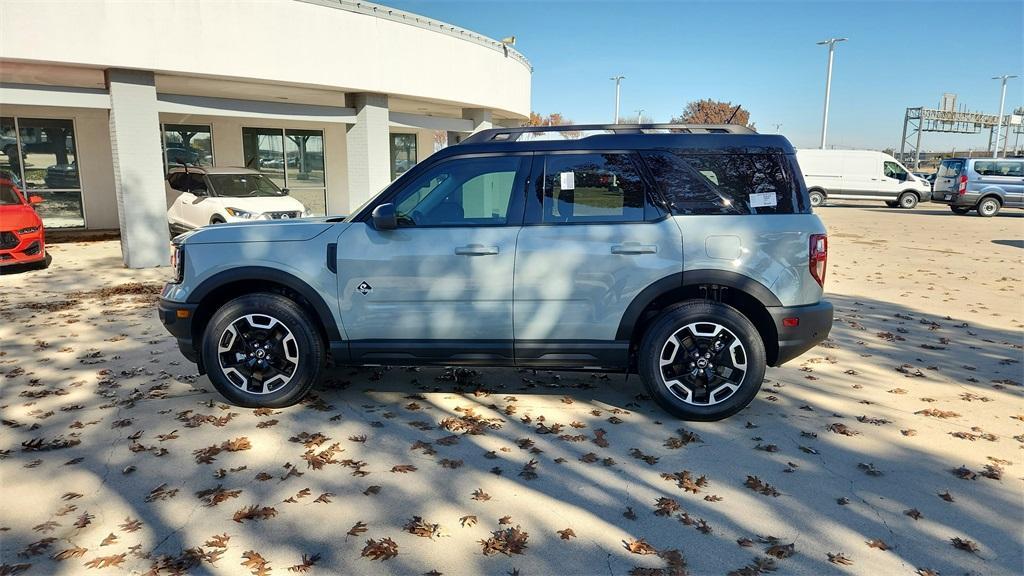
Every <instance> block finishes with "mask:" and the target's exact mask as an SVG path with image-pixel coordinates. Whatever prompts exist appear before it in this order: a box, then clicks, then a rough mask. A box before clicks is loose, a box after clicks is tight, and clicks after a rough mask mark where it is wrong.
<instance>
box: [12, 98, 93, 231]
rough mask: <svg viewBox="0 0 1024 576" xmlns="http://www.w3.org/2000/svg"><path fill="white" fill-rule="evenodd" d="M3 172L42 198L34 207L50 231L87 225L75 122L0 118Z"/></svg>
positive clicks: (50, 119) (54, 119) (52, 119)
mask: <svg viewBox="0 0 1024 576" xmlns="http://www.w3.org/2000/svg"><path fill="white" fill-rule="evenodd" d="M0 152H2V156H0V170H8V171H10V172H11V173H13V174H14V175H15V176H17V177H18V178H19V179H20V180H21V182H22V183H23V189H24V191H25V192H26V193H29V192H31V194H32V195H34V196H41V197H42V198H43V203H42V204H38V205H36V206H35V209H36V212H38V213H39V215H40V216H41V217H42V219H43V224H44V225H45V226H46V227H47V228H72V227H82V226H85V217H84V212H83V210H82V184H81V178H80V176H79V173H78V152H77V148H76V145H75V126H74V122H72V121H71V120H66V119H57V118H11V117H6V118H0Z"/></svg>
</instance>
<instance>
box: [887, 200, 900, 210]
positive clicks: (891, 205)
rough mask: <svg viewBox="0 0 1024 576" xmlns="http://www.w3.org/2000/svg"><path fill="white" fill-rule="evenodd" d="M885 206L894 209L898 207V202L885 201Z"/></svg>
mask: <svg viewBox="0 0 1024 576" xmlns="http://www.w3.org/2000/svg"><path fill="white" fill-rule="evenodd" d="M885 205H886V206H888V207H889V208H896V207H897V206H899V205H900V203H899V202H893V201H892V200H886V201H885Z"/></svg>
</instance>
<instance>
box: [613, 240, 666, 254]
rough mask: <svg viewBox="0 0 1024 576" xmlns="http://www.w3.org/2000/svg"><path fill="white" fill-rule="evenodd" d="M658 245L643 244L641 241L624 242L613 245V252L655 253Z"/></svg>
mask: <svg viewBox="0 0 1024 576" xmlns="http://www.w3.org/2000/svg"><path fill="white" fill-rule="evenodd" d="M657 251H658V247H657V246H655V245H654V244H641V243H639V242H623V243H622V244H613V245H612V254H654V253H656V252H657Z"/></svg>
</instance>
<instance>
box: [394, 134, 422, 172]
mask: <svg viewBox="0 0 1024 576" xmlns="http://www.w3.org/2000/svg"><path fill="white" fill-rule="evenodd" d="M415 165H416V135H415V134H392V135H391V179H392V180H394V179H395V178H398V177H399V176H401V175H402V174H405V172H406V171H407V170H408V169H409V168H412V167H413V166H415Z"/></svg>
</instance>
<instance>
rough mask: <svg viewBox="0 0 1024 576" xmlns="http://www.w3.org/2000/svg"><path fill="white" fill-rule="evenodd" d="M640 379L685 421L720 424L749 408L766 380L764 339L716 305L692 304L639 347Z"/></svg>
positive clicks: (656, 326)
mask: <svg viewBox="0 0 1024 576" xmlns="http://www.w3.org/2000/svg"><path fill="white" fill-rule="evenodd" d="M639 364H640V376H641V378H642V379H643V381H644V384H645V385H646V387H647V391H648V393H649V394H650V395H651V396H652V397H653V398H654V400H655V401H656V402H657V403H658V404H659V405H660V406H661V407H662V408H664V409H665V410H667V411H668V412H670V413H671V414H673V415H675V416H677V417H679V418H682V419H684V420H702V421H713V420H721V419H723V418H727V417H729V416H732V415H733V414H735V413H737V412H739V411H740V410H742V409H743V408H744V407H746V405H747V404H750V402H751V400H753V399H754V396H756V395H757V391H758V390H759V389H760V388H761V381H762V380H764V371H765V367H766V359H765V351H764V342H763V341H762V340H761V335H760V334H759V333H758V332H757V329H756V328H754V325H753V324H751V322H750V320H748V319H747V318H746V317H745V316H744V315H743V314H741V313H740V312H739V311H737V310H736V309H735V308H733V307H732V306H728V305H726V304H721V303H718V302H707V301H697V300H694V301H690V302H686V303H684V304H683V305H682V306H679V307H678V308H674V309H672V310H670V311H668V312H666V313H664V314H663V315H662V316H661V317H660V318H658V319H657V320H656V321H655V322H654V323H653V324H652V325H651V326H650V328H648V330H647V333H646V334H645V335H644V339H643V342H642V344H641V345H640V362H639Z"/></svg>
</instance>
